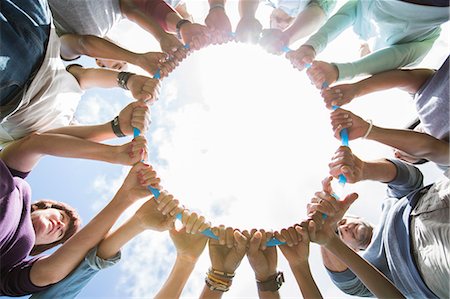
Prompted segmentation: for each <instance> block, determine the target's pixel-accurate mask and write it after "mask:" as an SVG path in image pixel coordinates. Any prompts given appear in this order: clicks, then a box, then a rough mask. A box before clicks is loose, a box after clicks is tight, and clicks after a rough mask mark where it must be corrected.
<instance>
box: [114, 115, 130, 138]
mask: <svg viewBox="0 0 450 299" xmlns="http://www.w3.org/2000/svg"><path fill="white" fill-rule="evenodd" d="M111 127H112V130H113V132H114V134H115V135H116V136H117V137H125V136H127V135H125V134H124V133H123V132H122V130H121V129H120V124H119V116H118V115H117V116H116V117H114V119H113V120H112V121H111Z"/></svg>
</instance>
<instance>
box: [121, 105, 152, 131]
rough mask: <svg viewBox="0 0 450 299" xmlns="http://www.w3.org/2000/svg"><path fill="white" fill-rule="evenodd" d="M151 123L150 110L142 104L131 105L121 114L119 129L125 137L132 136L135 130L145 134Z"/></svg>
mask: <svg viewBox="0 0 450 299" xmlns="http://www.w3.org/2000/svg"><path fill="white" fill-rule="evenodd" d="M150 122H151V121H150V109H149V108H148V106H147V105H146V104H145V103H142V102H133V103H130V104H128V105H127V106H125V108H123V109H122V111H120V113H119V127H120V129H121V131H122V132H123V133H124V134H125V135H132V134H133V128H138V129H139V130H140V131H141V132H142V134H144V133H145V132H147V130H148V126H149V124H150Z"/></svg>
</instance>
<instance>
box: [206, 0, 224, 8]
mask: <svg viewBox="0 0 450 299" xmlns="http://www.w3.org/2000/svg"><path fill="white" fill-rule="evenodd" d="M226 2H227V1H226V0H208V4H209V7H213V6H214V5H225V3H226Z"/></svg>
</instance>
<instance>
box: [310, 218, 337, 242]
mask: <svg viewBox="0 0 450 299" xmlns="http://www.w3.org/2000/svg"><path fill="white" fill-rule="evenodd" d="M308 234H309V238H310V240H311V242H314V243H317V244H319V245H321V246H325V247H326V246H327V245H328V244H329V243H330V242H331V240H333V238H338V235H337V234H336V233H335V232H334V230H333V228H332V227H331V225H330V224H329V223H324V224H321V225H319V224H318V223H317V222H316V221H314V220H310V221H309V222H308Z"/></svg>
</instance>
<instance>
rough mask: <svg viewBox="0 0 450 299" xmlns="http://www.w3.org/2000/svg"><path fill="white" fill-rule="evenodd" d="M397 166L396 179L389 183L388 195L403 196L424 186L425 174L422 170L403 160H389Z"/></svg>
mask: <svg viewBox="0 0 450 299" xmlns="http://www.w3.org/2000/svg"><path fill="white" fill-rule="evenodd" d="M388 161H390V162H391V163H393V164H394V165H395V167H396V168H397V175H396V177H395V179H394V180H393V181H391V182H389V184H388V190H387V195H388V197H395V198H402V197H404V196H406V195H407V194H408V193H410V192H412V191H414V190H417V189H419V188H422V187H423V175H422V172H420V170H419V169H418V168H417V167H415V166H413V165H411V164H407V163H404V162H403V161H401V160H388Z"/></svg>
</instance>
